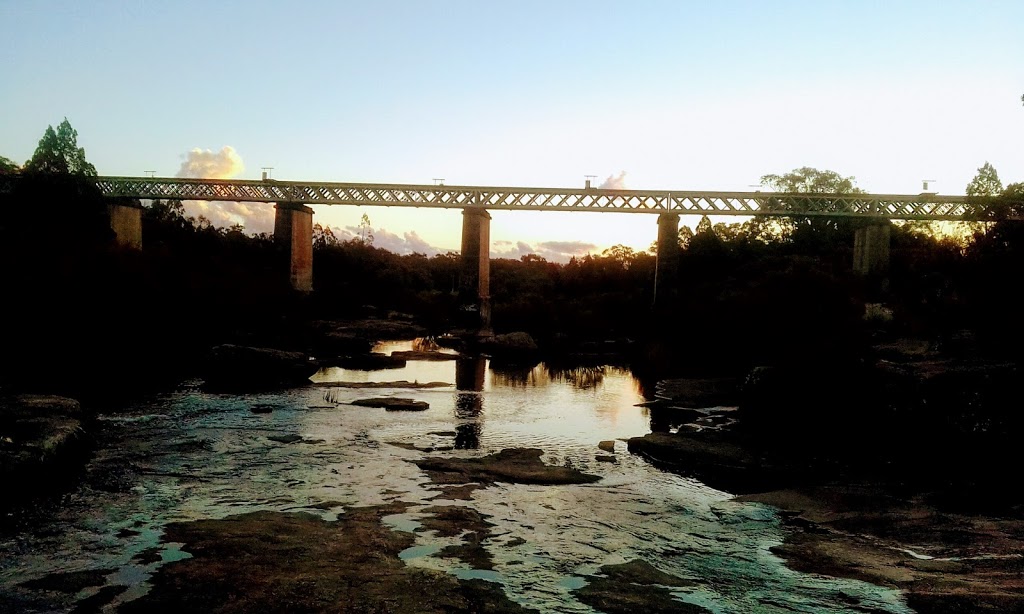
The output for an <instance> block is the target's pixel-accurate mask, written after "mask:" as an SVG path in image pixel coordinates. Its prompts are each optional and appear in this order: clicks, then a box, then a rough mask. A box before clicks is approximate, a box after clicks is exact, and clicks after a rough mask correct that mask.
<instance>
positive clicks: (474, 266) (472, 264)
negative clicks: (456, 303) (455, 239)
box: [459, 208, 491, 336]
mask: <svg viewBox="0 0 1024 614" xmlns="http://www.w3.org/2000/svg"><path fill="white" fill-rule="evenodd" d="M490 250H491V214H490V213H488V212H487V210H486V209H476V208H474V209H463V210H462V274H461V277H460V283H459V290H460V294H461V298H462V301H461V302H462V308H463V309H465V310H466V311H467V313H468V314H472V315H471V316H470V317H467V318H466V324H467V325H468V326H470V327H473V328H475V329H476V330H477V332H478V333H479V334H480V335H481V336H489V335H490V334H491V253H490Z"/></svg>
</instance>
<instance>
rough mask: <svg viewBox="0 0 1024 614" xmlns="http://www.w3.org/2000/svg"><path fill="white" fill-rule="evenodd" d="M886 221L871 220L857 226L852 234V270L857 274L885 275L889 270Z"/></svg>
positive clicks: (887, 225)
mask: <svg viewBox="0 0 1024 614" xmlns="http://www.w3.org/2000/svg"><path fill="white" fill-rule="evenodd" d="M889 228H890V224H889V222H888V221H878V222H872V223H871V224H870V225H867V226H863V227H861V228H858V229H857V230H856V231H855V233H854V236H853V270H854V272H856V273H857V274H859V275H883V276H884V275H886V274H887V273H888V272H889Z"/></svg>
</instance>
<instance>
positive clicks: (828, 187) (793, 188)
mask: <svg viewBox="0 0 1024 614" xmlns="http://www.w3.org/2000/svg"><path fill="white" fill-rule="evenodd" d="M853 182H854V178H853V177H843V176H842V175H840V174H839V173H837V172H835V171H820V170H818V169H816V168H811V167H809V166H804V167H801V168H797V169H793V170H792V171H790V172H788V173H786V174H785V175H764V176H763V177H761V185H765V186H767V187H769V188H771V189H773V190H775V191H776V192H790V193H800V194H862V193H863V192H864V191H863V190H861V189H858V188H857V187H855V186H854V185H853Z"/></svg>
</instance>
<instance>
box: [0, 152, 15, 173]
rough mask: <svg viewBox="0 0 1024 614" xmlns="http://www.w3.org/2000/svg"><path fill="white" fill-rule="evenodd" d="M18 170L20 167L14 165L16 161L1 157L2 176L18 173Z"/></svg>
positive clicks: (0, 169) (0, 168)
mask: <svg viewBox="0 0 1024 614" xmlns="http://www.w3.org/2000/svg"><path fill="white" fill-rule="evenodd" d="M18 170H19V169H18V165H17V164H15V163H14V160H11V159H10V158H5V157H3V156H0V174H3V173H17V172H18Z"/></svg>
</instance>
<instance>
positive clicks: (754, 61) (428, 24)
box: [0, 0, 1024, 260]
mask: <svg viewBox="0 0 1024 614" xmlns="http://www.w3.org/2000/svg"><path fill="white" fill-rule="evenodd" d="M1021 24H1024V2H1020V0H1006V1H999V0H992V1H973V0H972V1H963V2H953V1H943V0H930V1H920V2H917V1H909V0H908V1H900V0H888V1H886V2H882V1H873V0H857V1H855V0H849V1H829V0H817V1H813V2H811V1H802V2H796V1H790V2H786V1H772V2H762V1H749V2H741V1H730V0H721V1H716V2H705V1H700V2H697V1H685V0H675V1H671V0H669V1H663V2H656V1H643V0H632V1H621V2H601V1H595V0H579V1H575V0H562V1H556V0H545V1H531V0H520V1H516V2H481V1H479V0H469V1H462V0H451V1H441V0H438V1H435V2H429V1H420V2H413V1H411V0H410V1H405V2H396V1H388V0H374V1H372V2H370V1H364V2H345V1H340V0H334V1H315V2H314V1H309V2H304V1H301V0H292V1H290V2H280V1H278V2H262V1H253V0H250V1H246V2H227V1H223V2H218V1H215V0H203V1H186V0H182V1H174V0H162V1H156V0H154V1H145V0H136V1H128V0H125V1H121V2H112V1H103V0H95V1H90V2H81V1H80V0H75V1H45V0H39V1H32V0H0V57H3V58H4V61H3V62H2V63H0V155H2V156H6V157H8V158H11V159H12V160H15V161H16V162H23V161H25V160H27V159H28V158H29V157H31V155H32V152H33V151H34V150H35V147H36V145H37V143H38V141H39V139H40V137H41V136H42V134H43V132H44V130H45V129H46V126H48V125H53V126H56V125H57V124H58V123H60V121H62V120H63V118H64V117H67V118H68V120H69V121H70V122H71V124H72V126H74V128H75V129H77V131H78V134H79V138H78V142H79V145H80V146H82V147H84V148H85V151H86V156H87V158H88V159H89V161H90V162H92V163H93V164H94V165H95V166H96V168H97V170H98V171H99V173H100V174H101V175H130V176H144V175H146V174H148V171H152V172H153V173H155V175H157V176H176V175H177V176H196V175H198V174H204V173H205V174H206V175H207V176H214V175H213V174H212V173H219V175H218V176H230V177H237V178H258V177H260V174H261V169H262V168H263V167H272V169H273V170H271V171H270V173H271V176H272V177H273V178H275V179H279V180H297V181H355V182H372V183H416V184H431V183H434V182H435V180H443V181H444V183H446V184H447V185H498V186H529V187H582V185H583V183H584V180H585V176H586V175H594V176H595V179H594V182H595V185H597V184H600V183H602V182H604V181H606V180H612V181H617V182H618V183H617V184H616V185H618V186H620V187H628V188H635V189H675V190H739V191H750V190H755V189H757V187H758V184H759V181H760V177H761V176H762V175H765V174H769V173H778V174H782V173H785V172H787V171H789V170H792V169H794V168H798V167H801V166H812V167H815V168H819V169H828V170H834V171H836V172H839V173H840V174H842V175H844V176H853V177H855V178H856V184H857V186H858V187H860V188H863V189H865V190H867V191H869V192H875V193H898V194H915V193H918V192H920V191H921V187H922V180H925V179H928V180H931V183H930V189H931V190H935V191H938V192H939V193H942V194H962V193H963V191H964V187H965V186H966V185H967V183H968V182H969V181H970V179H971V178H972V177H973V176H974V174H975V173H976V172H977V169H978V167H980V166H981V165H982V164H984V163H985V162H986V161H987V162H990V163H991V164H992V165H993V166H994V167H995V168H996V169H997V170H998V171H999V173H1000V177H1001V178H1002V179H1003V182H1004V184H1005V183H1010V182H1014V181H1024V146H1022V144H1024V105H1022V104H1021V95H1022V94H1024V36H1021V34H1020V26H1021ZM623 173H624V174H623ZM189 210H190V211H191V212H193V213H203V214H206V215H207V216H208V217H210V218H211V219H214V220H215V221H217V222H218V223H229V222H231V221H244V222H246V225H247V228H248V229H249V230H250V231H254V232H258V231H266V230H269V228H268V227H267V226H268V225H272V219H273V212H272V209H270V206H269V205H252V204H233V205H232V204H229V205H201V204H191V205H190V209H189ZM363 214H366V215H367V216H368V217H369V218H370V220H371V224H372V226H373V228H374V236H375V244H377V245H381V246H385V247H389V248H391V249H395V250H396V251H400V252H401V251H406V252H408V251H411V250H415V251H420V252H426V253H433V252H434V251H438V250H440V251H447V250H458V248H459V241H460V232H461V230H460V229H461V215H460V213H459V212H458V211H447V210H419V209H416V210H410V209H402V208H374V207H362V208H357V207H340V206H335V207H325V206H317V207H315V218H314V221H316V222H319V223H321V224H324V225H326V226H331V227H333V228H335V229H336V232H338V233H339V234H341V235H342V236H346V234H345V233H353V232H356V231H357V226H358V224H359V220H360V218H361V216H362V215H363ZM492 215H493V220H492V222H491V237H492V250H493V252H494V253H495V255H508V256H513V257H518V256H519V255H522V254H524V253H531V252H532V253H539V254H541V255H543V256H545V257H548V258H551V259H562V260H564V259H566V258H568V256H569V255H572V254H579V253H587V252H600V251H601V250H603V249H605V248H607V247H609V246H611V245H614V244H619V243H621V244H625V245H628V246H630V247H633V248H635V249H646V248H647V247H648V246H649V245H650V244H651V243H652V242H653V241H654V239H655V237H656V228H657V225H656V218H655V216H647V215H637V214H615V213H553V212H544V213H529V212H503V211H497V212H493V213H492ZM684 223H689V224H690V225H691V226H692V225H694V224H695V223H696V220H691V219H684Z"/></svg>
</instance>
